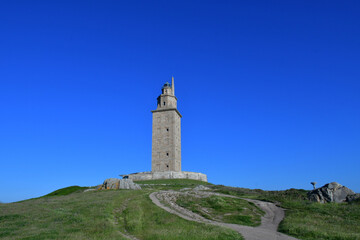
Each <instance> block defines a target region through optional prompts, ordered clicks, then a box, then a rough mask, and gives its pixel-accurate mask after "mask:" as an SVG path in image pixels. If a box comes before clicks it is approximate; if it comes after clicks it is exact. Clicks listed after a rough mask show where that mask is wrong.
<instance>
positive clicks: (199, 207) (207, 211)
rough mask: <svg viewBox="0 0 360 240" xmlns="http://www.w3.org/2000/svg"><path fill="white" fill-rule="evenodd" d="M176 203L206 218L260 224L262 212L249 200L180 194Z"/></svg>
mask: <svg viewBox="0 0 360 240" xmlns="http://www.w3.org/2000/svg"><path fill="white" fill-rule="evenodd" d="M176 203H177V204H179V205H180V206H182V207H184V208H187V209H190V210H191V211H193V212H196V213H198V214H200V215H201V216H203V217H205V218H207V219H211V220H215V221H221V222H226V223H234V224H240V225H247V226H258V225H260V223H261V216H262V215H263V214H264V212H263V211H262V210H260V209H259V208H258V207H257V206H255V204H253V203H251V202H248V201H245V200H241V199H236V198H229V197H221V196H211V197H208V198H197V197H192V196H180V197H179V199H178V200H177V201H176Z"/></svg>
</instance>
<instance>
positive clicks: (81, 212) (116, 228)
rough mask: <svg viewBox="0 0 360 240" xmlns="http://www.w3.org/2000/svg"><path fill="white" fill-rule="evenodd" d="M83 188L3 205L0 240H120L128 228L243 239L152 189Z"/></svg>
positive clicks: (147, 235) (169, 235)
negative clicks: (154, 196) (159, 198)
mask: <svg viewBox="0 0 360 240" xmlns="http://www.w3.org/2000/svg"><path fill="white" fill-rule="evenodd" d="M65 189H67V188H65ZM70 189H72V190H74V191H73V192H72V193H71V194H70V192H71V191H70ZM68 190H69V191H68ZM79 190H81V189H78V190H76V189H75V188H73V187H71V188H69V189H67V190H64V189H62V190H61V191H60V190H59V191H55V192H56V193H57V194H55V195H53V194H52V195H51V196H44V197H41V198H37V199H30V200H27V201H23V202H17V203H9V204H0V239H4V240H10V239H11V240H13V239H28V240H29V239H34V240H35V239H36V240H41V239H71V240H79V239H81V240H82V239H106V240H108V239H109V240H111V239H120V240H121V239H125V238H124V237H123V236H122V235H121V234H120V232H124V231H125V230H126V231H127V232H128V233H129V234H131V235H135V236H137V237H139V238H141V239H194V240H195V239H214V240H215V239H224V240H226V239H242V238H241V236H240V235H239V234H238V233H236V232H234V231H232V230H229V229H224V228H220V227H217V226H211V225H205V224H201V223H196V222H190V221H186V220H184V219H182V218H180V217H178V216H175V215H172V214H170V213H168V212H166V211H165V210H162V209H161V208H159V207H157V206H155V205H154V204H153V203H152V202H151V200H150V198H149V196H148V195H149V193H151V191H153V190H146V189H145V190H102V191H91V192H86V193H83V192H79ZM81 191H82V190H81ZM59 193H60V194H59ZM66 194H67V195H66Z"/></svg>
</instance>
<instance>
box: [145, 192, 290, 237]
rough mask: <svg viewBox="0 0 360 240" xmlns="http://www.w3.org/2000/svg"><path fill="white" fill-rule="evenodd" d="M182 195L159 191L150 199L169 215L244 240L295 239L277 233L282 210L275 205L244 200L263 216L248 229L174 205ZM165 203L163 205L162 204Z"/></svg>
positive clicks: (202, 193)
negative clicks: (226, 231) (223, 229)
mask: <svg viewBox="0 0 360 240" xmlns="http://www.w3.org/2000/svg"><path fill="white" fill-rule="evenodd" d="M197 193H198V194H200V195H221V196H225V197H233V198H237V197H234V196H230V195H225V194H218V193H211V192H200V191H199V192H197ZM179 194H184V193H180V192H175V191H160V192H154V193H151V194H150V199H151V200H152V201H153V203H154V204H155V205H157V206H158V207H160V208H162V209H164V210H166V211H168V212H169V213H172V214H176V215H178V216H179V217H182V218H184V219H186V220H189V221H195V222H201V223H208V224H212V225H216V226H221V227H228V228H231V229H233V230H235V231H237V232H239V233H240V234H241V235H242V236H243V237H244V238H245V240H296V239H297V238H293V237H290V236H288V235H285V234H283V233H279V232H277V228H278V225H279V223H280V222H281V220H282V219H283V218H284V216H285V213H284V209H282V208H279V207H277V206H276V205H275V204H273V203H270V202H263V201H259V200H253V199H244V200H247V201H249V202H253V203H254V204H256V205H257V206H258V207H259V208H261V209H262V210H263V211H264V212H265V215H264V216H263V217H262V218H261V225H260V226H258V227H248V226H242V225H237V224H230V223H223V222H216V221H212V220H209V219H205V218H204V217H202V216H200V215H198V214H196V213H194V212H191V211H190V210H188V209H185V208H182V207H180V206H179V205H177V204H176V203H175V201H176V198H177V196H179ZM161 201H162V202H165V204H163V203H162V202H161Z"/></svg>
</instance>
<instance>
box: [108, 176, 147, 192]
mask: <svg viewBox="0 0 360 240" xmlns="http://www.w3.org/2000/svg"><path fill="white" fill-rule="evenodd" d="M101 189H132V190H138V189H141V187H140V186H139V185H138V184H136V183H134V182H133V181H132V180H131V179H118V178H108V179H106V180H105V181H104V183H103V184H102V186H101Z"/></svg>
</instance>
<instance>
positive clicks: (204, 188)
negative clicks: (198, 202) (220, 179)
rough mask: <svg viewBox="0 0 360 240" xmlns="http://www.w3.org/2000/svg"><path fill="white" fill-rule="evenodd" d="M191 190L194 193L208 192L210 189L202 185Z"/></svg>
mask: <svg viewBox="0 0 360 240" xmlns="http://www.w3.org/2000/svg"><path fill="white" fill-rule="evenodd" d="M193 190H194V191H204V190H210V188H208V187H205V186H204V185H197V186H196V187H195V188H194V189H193Z"/></svg>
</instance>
